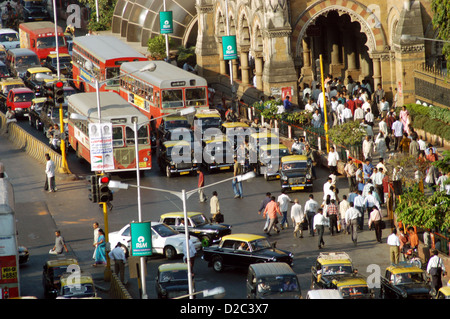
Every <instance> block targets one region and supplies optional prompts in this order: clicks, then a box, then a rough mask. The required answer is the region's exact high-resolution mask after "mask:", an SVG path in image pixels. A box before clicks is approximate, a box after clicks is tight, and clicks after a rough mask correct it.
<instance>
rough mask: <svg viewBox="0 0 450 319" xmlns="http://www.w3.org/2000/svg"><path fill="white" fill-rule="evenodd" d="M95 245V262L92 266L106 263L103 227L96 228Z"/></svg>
mask: <svg viewBox="0 0 450 319" xmlns="http://www.w3.org/2000/svg"><path fill="white" fill-rule="evenodd" d="M95 246H96V249H95V264H93V265H92V266H94V267H95V266H97V265H103V266H104V265H106V239H105V233H104V231H103V229H99V230H98V240H97V243H96V244H95Z"/></svg>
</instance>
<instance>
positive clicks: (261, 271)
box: [247, 262, 302, 299]
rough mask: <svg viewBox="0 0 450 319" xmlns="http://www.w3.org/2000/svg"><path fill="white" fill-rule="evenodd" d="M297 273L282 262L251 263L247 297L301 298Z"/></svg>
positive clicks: (248, 274)
mask: <svg viewBox="0 0 450 319" xmlns="http://www.w3.org/2000/svg"><path fill="white" fill-rule="evenodd" d="M301 298H302V291H301V289H300V283H299V281H298V278H297V274H296V273H295V272H294V271H293V270H292V268H291V267H290V266H289V265H288V264H286V263H282V262H271V263H259V264H251V265H250V266H249V267H248V273H247V299H301Z"/></svg>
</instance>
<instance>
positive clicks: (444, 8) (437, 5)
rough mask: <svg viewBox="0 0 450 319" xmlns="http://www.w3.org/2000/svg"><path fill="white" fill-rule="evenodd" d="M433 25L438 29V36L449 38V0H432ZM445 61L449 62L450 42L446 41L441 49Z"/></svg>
mask: <svg viewBox="0 0 450 319" xmlns="http://www.w3.org/2000/svg"><path fill="white" fill-rule="evenodd" d="M431 9H432V11H433V21H432V22H433V26H434V28H435V29H438V32H439V33H438V35H439V38H440V39H442V40H448V39H450V0H432V2H431ZM442 53H443V54H444V55H445V57H446V59H447V62H450V44H449V43H446V44H445V45H444V47H443V49H442Z"/></svg>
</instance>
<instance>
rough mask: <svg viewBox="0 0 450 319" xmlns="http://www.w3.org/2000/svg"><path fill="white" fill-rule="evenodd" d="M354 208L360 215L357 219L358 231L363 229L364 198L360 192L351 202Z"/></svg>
mask: <svg viewBox="0 0 450 319" xmlns="http://www.w3.org/2000/svg"><path fill="white" fill-rule="evenodd" d="M353 203H354V207H355V208H356V209H357V210H358V211H359V212H360V213H361V216H360V218H359V229H360V230H363V229H364V197H363V196H362V191H360V190H359V191H358V195H357V196H356V197H355V199H354V200H353Z"/></svg>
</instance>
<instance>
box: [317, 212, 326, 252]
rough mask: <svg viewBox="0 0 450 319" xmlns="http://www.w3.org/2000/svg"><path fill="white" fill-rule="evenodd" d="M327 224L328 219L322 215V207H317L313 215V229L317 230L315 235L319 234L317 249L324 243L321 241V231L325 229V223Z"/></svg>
mask: <svg viewBox="0 0 450 319" xmlns="http://www.w3.org/2000/svg"><path fill="white" fill-rule="evenodd" d="M327 224H328V219H327V218H326V217H325V216H323V211H322V208H319V209H318V210H317V213H316V215H314V230H315V231H317V235H318V236H319V241H318V247H319V249H321V248H322V247H323V246H324V245H325V242H324V241H323V231H324V229H325V225H327Z"/></svg>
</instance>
